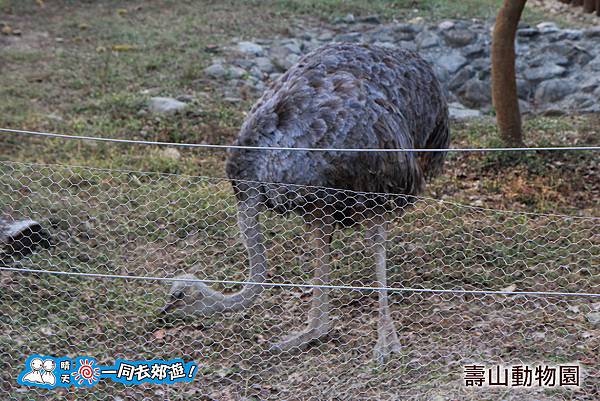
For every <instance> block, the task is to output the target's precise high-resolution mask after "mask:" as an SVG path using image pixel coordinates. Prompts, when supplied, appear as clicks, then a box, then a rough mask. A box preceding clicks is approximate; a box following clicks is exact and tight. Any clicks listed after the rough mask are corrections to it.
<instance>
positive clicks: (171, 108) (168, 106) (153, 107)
mask: <svg viewBox="0 0 600 401" xmlns="http://www.w3.org/2000/svg"><path fill="white" fill-rule="evenodd" d="M186 107H187V104H186V103H184V102H180V101H179V100H177V99H173V98H171V97H153V98H151V99H150V102H149V104H148V109H149V110H150V111H151V112H152V113H156V114H175V113H177V112H180V111H182V110H184V109H185V108H186Z"/></svg>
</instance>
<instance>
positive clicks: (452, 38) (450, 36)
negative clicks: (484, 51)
mask: <svg viewBox="0 0 600 401" xmlns="http://www.w3.org/2000/svg"><path fill="white" fill-rule="evenodd" d="M443 36H444V39H445V40H446V43H448V45H449V46H451V47H464V46H467V45H469V44H471V43H472V42H473V41H474V40H475V39H476V38H477V34H476V33H474V32H472V31H469V30H468V29H449V30H446V31H444V32H443Z"/></svg>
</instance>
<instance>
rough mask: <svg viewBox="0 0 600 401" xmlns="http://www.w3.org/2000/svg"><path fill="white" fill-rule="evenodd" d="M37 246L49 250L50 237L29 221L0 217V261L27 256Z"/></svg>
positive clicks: (33, 221) (38, 225) (32, 221)
mask: <svg viewBox="0 0 600 401" xmlns="http://www.w3.org/2000/svg"><path fill="white" fill-rule="evenodd" d="M39 246H41V247H43V248H49V247H50V246H51V243H50V235H49V234H48V232H47V231H46V230H44V229H43V228H42V225H41V224H40V223H38V222H37V221H35V220H31V219H13V218H11V217H9V216H6V217H0V260H4V258H6V257H9V258H14V257H23V256H27V255H29V254H30V253H32V252H34V251H35V249H36V248H38V247H39Z"/></svg>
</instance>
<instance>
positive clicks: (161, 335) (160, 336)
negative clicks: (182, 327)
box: [153, 329, 166, 340]
mask: <svg viewBox="0 0 600 401" xmlns="http://www.w3.org/2000/svg"><path fill="white" fill-rule="evenodd" d="M165 334H166V332H165V330H164V329H159V330H156V331H155V332H154V334H153V335H154V338H156V339H157V340H161V339H163V338H165Z"/></svg>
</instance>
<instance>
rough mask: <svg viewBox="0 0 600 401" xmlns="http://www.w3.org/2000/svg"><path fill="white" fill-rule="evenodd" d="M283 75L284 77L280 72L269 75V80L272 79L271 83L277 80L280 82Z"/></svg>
mask: <svg viewBox="0 0 600 401" xmlns="http://www.w3.org/2000/svg"><path fill="white" fill-rule="evenodd" d="M282 75H283V74H282V73H280V72H274V73H272V74H269V79H270V80H271V81H276V80H278V79H279V77H281V76H282Z"/></svg>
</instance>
